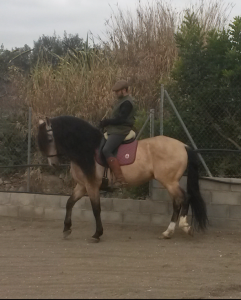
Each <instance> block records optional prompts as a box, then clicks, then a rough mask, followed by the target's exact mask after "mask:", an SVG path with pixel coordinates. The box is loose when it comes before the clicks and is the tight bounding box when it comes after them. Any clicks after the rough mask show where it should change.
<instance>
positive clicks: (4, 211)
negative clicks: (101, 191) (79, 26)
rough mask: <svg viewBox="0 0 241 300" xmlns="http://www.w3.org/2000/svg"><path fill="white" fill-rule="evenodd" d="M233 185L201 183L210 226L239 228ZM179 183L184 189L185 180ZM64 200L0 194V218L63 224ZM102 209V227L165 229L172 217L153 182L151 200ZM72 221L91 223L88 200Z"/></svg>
mask: <svg viewBox="0 0 241 300" xmlns="http://www.w3.org/2000/svg"><path fill="white" fill-rule="evenodd" d="M234 182H236V183H237V182H238V183H239V179H226V183H218V182H210V181H206V180H200V189H201V194H202V196H203V198H204V200H205V202H206V204H207V211H208V217H209V220H210V225H212V226H214V227H220V228H222V227H223V228H241V185H234V184H233V183H234ZM180 183H181V186H182V187H183V188H184V189H185V187H186V178H185V177H183V178H182V179H181V182H180ZM240 183H241V180H240ZM67 199H68V196H61V195H41V194H27V193H13V192H12V193H11V192H10V193H7V192H0V216H9V217H16V218H18V217H19V218H31V219H43V220H44V219H46V220H63V221H64V218H65V206H66V202H67ZM101 208H102V213H101V216H102V221H103V223H117V224H144V225H145V224H146V225H158V226H168V224H169V222H170V219H171V214H172V203H171V199H170V196H169V194H168V192H167V190H165V189H164V188H163V187H162V186H161V185H160V184H159V183H158V182H156V181H153V189H152V200H133V199H115V198H101ZM73 221H91V222H94V216H93V213H92V208H91V204H90V200H89V198H88V197H83V198H82V199H81V200H79V201H78V202H77V203H76V205H75V207H74V208H73Z"/></svg>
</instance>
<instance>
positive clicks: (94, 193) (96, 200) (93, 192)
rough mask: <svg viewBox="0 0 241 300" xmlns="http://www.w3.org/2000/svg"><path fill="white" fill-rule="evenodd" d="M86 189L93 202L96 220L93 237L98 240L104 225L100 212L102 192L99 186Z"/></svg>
mask: <svg viewBox="0 0 241 300" xmlns="http://www.w3.org/2000/svg"><path fill="white" fill-rule="evenodd" d="M86 189H87V193H88V195H89V197H90V202H91V206H92V210H93V214H94V217H95V222H96V231H95V234H94V235H93V236H92V238H93V239H95V240H97V241H98V240H99V239H100V237H101V236H102V234H103V226H102V222H101V217H100V213H101V207H100V192H99V188H97V187H93V186H89V187H86Z"/></svg>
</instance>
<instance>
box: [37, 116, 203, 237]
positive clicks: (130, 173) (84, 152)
mask: <svg viewBox="0 0 241 300" xmlns="http://www.w3.org/2000/svg"><path fill="white" fill-rule="evenodd" d="M37 140H38V145H39V149H40V151H41V153H42V154H43V155H44V156H46V157H47V159H48V163H49V165H52V166H56V165H58V164H59V156H60V155H65V156H67V157H68V159H69V160H70V166H71V168H70V172H71V175H72V177H73V179H74V181H75V182H76V186H75V188H74V189H73V193H72V195H71V196H70V197H69V199H68V200H67V203H66V215H65V220H64V230H63V234H64V237H67V236H69V235H70V234H71V231H72V229H71V227H72V220H71V215H72V209H73V207H74V205H75V203H76V202H77V201H78V200H79V199H80V198H81V197H83V196H84V195H86V193H87V195H88V196H89V198H90V202H91V205H92V210H93V214H94V217H95V223H96V230H95V233H94V235H93V236H92V239H93V240H95V241H99V239H100V237H101V236H102V235H103V226H102V221H101V205H100V188H101V184H102V178H103V173H104V171H105V167H104V166H102V165H101V164H99V163H98V162H97V159H96V153H97V150H98V149H99V147H100V144H101V142H102V140H103V132H101V131H100V130H99V129H98V128H96V127H94V126H93V125H91V124H90V123H89V122H87V121H85V120H83V119H81V118H77V117H73V116H58V117H54V118H48V117H46V120H39V127H38V137H37ZM121 169H122V172H123V175H124V178H125V180H126V182H127V183H128V186H130V187H132V186H138V185H140V184H143V183H145V182H148V181H150V180H152V179H156V180H157V181H159V182H160V183H161V184H162V185H163V186H164V187H165V188H166V189H167V190H168V192H169V194H170V196H171V198H172V203H173V214H172V217H171V222H170V224H169V226H168V228H167V230H166V231H164V232H163V233H162V237H163V238H171V237H172V236H173V234H174V231H175V228H176V225H177V222H178V220H179V224H178V225H179V227H180V228H181V229H182V230H183V231H184V232H185V233H187V234H189V235H191V236H192V235H193V233H194V231H195V230H197V231H203V232H205V230H206V228H207V224H208V218H207V210H206V204H205V202H204V200H203V198H202V196H201V194H200V190H199V171H198V156H197V153H196V152H195V151H194V150H193V149H191V147H189V146H188V145H186V144H184V143H182V142H181V141H179V140H176V139H173V138H170V137H167V136H163V135H162V136H155V137H151V138H146V139H142V140H138V141H137V149H136V157H135V160H134V162H133V163H132V164H129V165H124V166H121ZM186 170H187V193H186V192H185V191H184V190H183V189H182V188H181V187H180V185H179V181H180V179H181V177H182V176H183V174H184V172H185V171H186ZM106 175H107V178H108V179H109V180H114V181H115V178H114V175H113V174H112V173H111V171H110V170H109V169H108V171H107V174H106ZM189 206H191V210H192V214H191V215H192V220H191V223H190V224H189V223H188V220H187V216H188V210H189Z"/></svg>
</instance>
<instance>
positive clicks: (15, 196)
mask: <svg viewBox="0 0 241 300" xmlns="http://www.w3.org/2000/svg"><path fill="white" fill-rule="evenodd" d="M68 198H69V197H68V196H60V195H41V194H28V193H6V192H0V216H9V217H16V218H18V217H19V218H30V219H45V220H63V221H64V218H65V211H66V210H65V206H66V202H67V200H68ZM101 209H102V212H101V217H102V221H103V223H116V224H147V225H152V224H153V225H164V226H168V224H169V222H170V218H171V217H170V213H171V211H170V209H171V203H168V202H166V203H164V202H162V201H151V200H133V199H115V198H101ZM72 218H73V221H91V222H94V216H93V213H92V208H91V204H90V200H89V198H88V197H83V198H82V199H81V200H79V201H78V202H77V203H76V204H75V206H74V208H73V213H72Z"/></svg>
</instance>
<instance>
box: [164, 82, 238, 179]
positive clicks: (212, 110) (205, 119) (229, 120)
mask: <svg viewBox="0 0 241 300" xmlns="http://www.w3.org/2000/svg"><path fill="white" fill-rule="evenodd" d="M168 97H169V98H170V99H171V101H172V102H173V103H174V105H175V108H176V109H177V111H178V114H179V115H180V117H181V119H182V121H183V123H184V124H185V126H186V128H187V130H188V132H189V134H190V136H191V137H192V139H193V141H194V142H195V144H196V146H197V148H198V149H201V150H202V151H201V152H200V154H201V155H202V157H203V159H204V161H205V163H206V165H207V167H208V169H209V171H210V173H211V175H212V176H214V177H233V178H240V177H241V105H240V103H241V88H240V87H239V85H238V84H237V85H235V86H233V87H232V86H223V87H221V88H220V87H219V88H217V87H215V86H214V87H212V88H208V89H204V88H200V89H199V88H198V87H197V88H196V89H192V90H191V91H190V93H189V94H184V95H183V94H181V93H180V92H179V91H178V90H177V89H171V88H170V89H168V91H165V100H164V104H163V105H164V107H163V111H164V117H163V127H164V135H167V136H170V137H173V138H176V139H178V140H181V141H182V142H184V143H186V144H188V145H190V146H193V144H192V143H191V141H190V138H189V137H188V135H187V133H186V132H185V131H184V129H183V126H182V125H181V122H180V120H179V119H178V118H177V114H175V112H174V109H173V107H172V105H171V102H170V101H169V100H170V99H168ZM200 170H201V175H202V176H208V175H209V174H207V170H205V168H204V167H203V164H202V165H201V167H200Z"/></svg>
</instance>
